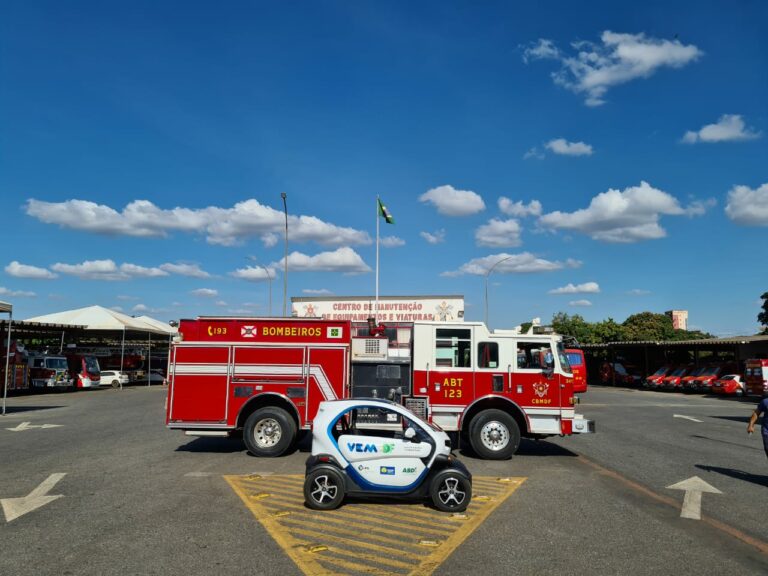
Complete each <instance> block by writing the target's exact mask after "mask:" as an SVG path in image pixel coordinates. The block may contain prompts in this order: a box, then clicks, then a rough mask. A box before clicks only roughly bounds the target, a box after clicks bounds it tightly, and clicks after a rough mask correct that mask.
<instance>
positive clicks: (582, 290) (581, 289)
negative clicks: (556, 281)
mask: <svg viewBox="0 0 768 576" xmlns="http://www.w3.org/2000/svg"><path fill="white" fill-rule="evenodd" d="M549 293H550V294H599V293H600V285H599V284H598V283H597V282H585V283H584V284H571V283H570V282H569V283H568V284H566V285H565V286H562V287H560V288H555V289H554V290H550V291H549Z"/></svg>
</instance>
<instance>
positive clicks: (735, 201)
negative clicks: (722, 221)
mask: <svg viewBox="0 0 768 576" xmlns="http://www.w3.org/2000/svg"><path fill="white" fill-rule="evenodd" d="M725 213H726V215H727V216H728V218H730V219H731V220H733V221H734V222H735V223H736V224H740V225H742V226H768V183H765V184H763V185H762V186H760V187H759V188H757V189H755V190H752V189H751V188H750V187H749V186H734V187H733V188H732V189H731V190H730V192H728V203H727V204H726V206H725Z"/></svg>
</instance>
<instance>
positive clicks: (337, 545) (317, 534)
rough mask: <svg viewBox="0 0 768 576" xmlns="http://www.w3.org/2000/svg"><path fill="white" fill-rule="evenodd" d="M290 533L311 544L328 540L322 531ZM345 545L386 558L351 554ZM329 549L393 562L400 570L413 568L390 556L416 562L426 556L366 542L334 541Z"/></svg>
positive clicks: (294, 529)
mask: <svg viewBox="0 0 768 576" xmlns="http://www.w3.org/2000/svg"><path fill="white" fill-rule="evenodd" d="M340 532H342V533H344V532H346V533H348V534H349V530H341V531H340ZM291 533H292V534H301V535H303V536H306V537H309V538H313V540H312V541H313V542H323V541H324V539H327V538H328V534H326V533H324V532H323V531H322V530H320V531H315V530H306V529H304V528H291ZM357 534H358V533H357V532H352V535H357ZM376 541H377V542H380V541H381V540H379V539H378V538H377V539H376ZM395 544H400V543H399V542H396V543H395ZM345 545H347V546H349V545H351V546H352V547H355V546H356V547H358V548H361V547H365V549H367V550H377V551H379V552H381V553H382V554H386V555H388V556H382V557H377V556H373V555H371V554H366V553H365V552H362V553H355V552H352V551H351V550H347V549H345V548H344V546H345ZM330 549H331V550H332V551H334V552H336V551H343V552H345V553H346V554H348V555H354V556H356V557H359V558H363V557H365V556H370V558H375V559H377V560H376V561H377V562H381V563H387V562H389V561H391V562H393V565H394V566H397V565H400V564H401V565H402V566H400V567H401V568H410V567H412V566H413V562H401V561H399V560H392V558H391V556H390V555H392V554H395V555H398V556H399V557H401V558H403V557H407V558H411V559H414V560H417V561H420V560H422V559H424V557H425V556H426V554H413V553H411V552H406V551H405V550H402V549H400V548H390V547H389V546H381V545H379V544H371V543H370V542H366V543H365V544H357V545H356V544H355V543H354V541H351V540H347V539H344V540H337V541H335V542H334V544H332V545H331V546H330ZM379 558H381V559H379Z"/></svg>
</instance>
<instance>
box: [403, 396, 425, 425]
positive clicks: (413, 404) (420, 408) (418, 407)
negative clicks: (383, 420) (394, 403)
mask: <svg viewBox="0 0 768 576" xmlns="http://www.w3.org/2000/svg"><path fill="white" fill-rule="evenodd" d="M405 407H406V408H408V410H410V411H411V412H413V413H414V414H416V416H418V417H419V418H421V419H422V420H426V419H427V399H426V398H406V399H405Z"/></svg>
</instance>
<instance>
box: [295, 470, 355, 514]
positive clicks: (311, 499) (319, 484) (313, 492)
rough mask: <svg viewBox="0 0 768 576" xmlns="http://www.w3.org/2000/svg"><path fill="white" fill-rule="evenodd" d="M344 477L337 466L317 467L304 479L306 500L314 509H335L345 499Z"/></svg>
mask: <svg viewBox="0 0 768 576" xmlns="http://www.w3.org/2000/svg"><path fill="white" fill-rule="evenodd" d="M344 491H345V489H344V477H343V476H342V475H341V472H339V471H338V470H336V469H335V468H331V467H329V466H324V467H323V468H315V469H314V470H312V471H311V472H310V473H309V474H307V477H306V478H305V479H304V501H305V502H306V503H307V506H309V507H310V508H312V509H313V510H334V509H335V508H338V507H339V506H340V505H341V501H342V500H344Z"/></svg>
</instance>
